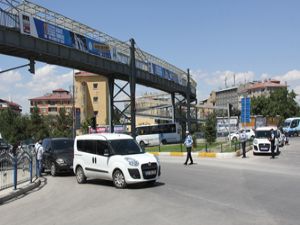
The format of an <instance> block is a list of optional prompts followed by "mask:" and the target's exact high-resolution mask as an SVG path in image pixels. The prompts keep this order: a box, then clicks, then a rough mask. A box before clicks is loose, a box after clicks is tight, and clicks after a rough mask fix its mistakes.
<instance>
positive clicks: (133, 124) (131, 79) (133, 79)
mask: <svg viewBox="0 0 300 225" xmlns="http://www.w3.org/2000/svg"><path fill="white" fill-rule="evenodd" d="M134 45H135V41H134V39H133V38H132V39H130V77H129V82H130V106H131V118H130V120H131V121H130V122H131V136H132V137H133V138H134V139H135V137H136V132H135V127H136V120H135V115H136V108H135V86H136V66H135V47H134Z"/></svg>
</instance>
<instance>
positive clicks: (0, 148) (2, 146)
mask: <svg viewBox="0 0 300 225" xmlns="http://www.w3.org/2000/svg"><path fill="white" fill-rule="evenodd" d="M9 148H10V146H9V144H7V143H6V141H4V140H3V139H2V138H0V154H1V153H2V152H7V151H8V150H9Z"/></svg>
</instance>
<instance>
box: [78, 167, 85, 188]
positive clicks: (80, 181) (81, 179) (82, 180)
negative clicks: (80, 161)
mask: <svg viewBox="0 0 300 225" xmlns="http://www.w3.org/2000/svg"><path fill="white" fill-rule="evenodd" d="M76 179H77V182H78V184H83V183H85V182H86V176H85V175H84V172H83V169H82V167H81V166H79V167H78V168H77V169H76Z"/></svg>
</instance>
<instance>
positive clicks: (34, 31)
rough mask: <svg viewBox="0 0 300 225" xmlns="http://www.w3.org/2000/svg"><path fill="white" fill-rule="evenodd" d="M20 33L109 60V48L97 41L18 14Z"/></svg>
mask: <svg viewBox="0 0 300 225" xmlns="http://www.w3.org/2000/svg"><path fill="white" fill-rule="evenodd" d="M20 26H21V33H23V34H27V35H31V36H34V37H36V38H41V39H44V40H48V41H52V42H56V43H59V44H62V45H66V46H69V47H72V48H76V49H78V50H81V51H84V52H88V53H91V54H94V55H98V56H101V57H104V58H109V59H111V52H110V47H109V46H108V45H107V44H105V43H103V42H99V41H95V40H93V39H90V38H88V37H85V36H82V35H80V34H76V33H74V32H72V31H69V30H66V29H64V28H61V27H58V26H56V25H53V24H50V23H46V22H44V21H42V20H39V19H37V18H34V17H32V16H29V15H26V14H22V13H20Z"/></svg>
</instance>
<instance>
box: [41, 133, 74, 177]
mask: <svg viewBox="0 0 300 225" xmlns="http://www.w3.org/2000/svg"><path fill="white" fill-rule="evenodd" d="M42 145H43V148H44V154H43V170H50V173H51V175H52V176H55V175H57V174H58V173H72V171H73V157H74V140H73V139H72V138H45V139H44V140H43V143H42Z"/></svg>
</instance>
